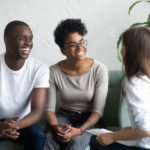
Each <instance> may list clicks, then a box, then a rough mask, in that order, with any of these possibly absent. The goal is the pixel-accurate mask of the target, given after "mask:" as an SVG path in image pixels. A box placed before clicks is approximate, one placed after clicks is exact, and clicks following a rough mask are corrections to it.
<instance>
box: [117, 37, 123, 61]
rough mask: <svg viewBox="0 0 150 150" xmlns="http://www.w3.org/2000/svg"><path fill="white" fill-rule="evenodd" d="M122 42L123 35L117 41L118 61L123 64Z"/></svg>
mask: <svg viewBox="0 0 150 150" xmlns="http://www.w3.org/2000/svg"><path fill="white" fill-rule="evenodd" d="M121 41H122V35H120V37H119V39H118V41H117V57H118V60H119V61H120V62H122V59H121V56H120V49H119V48H120V44H121Z"/></svg>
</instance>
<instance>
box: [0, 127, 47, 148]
mask: <svg viewBox="0 0 150 150" xmlns="http://www.w3.org/2000/svg"><path fill="white" fill-rule="evenodd" d="M18 132H19V133H20V135H19V138H18V139H16V140H14V142H16V143H23V144H24V150H42V149H43V142H44V137H45V136H44V132H43V130H42V128H41V126H40V125H39V124H34V125H32V126H30V127H27V128H24V129H21V130H18ZM2 140H5V139H3V138H0V141H2Z"/></svg>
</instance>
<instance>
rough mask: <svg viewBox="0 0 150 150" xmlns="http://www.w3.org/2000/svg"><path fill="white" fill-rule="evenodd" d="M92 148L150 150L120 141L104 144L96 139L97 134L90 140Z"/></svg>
mask: <svg viewBox="0 0 150 150" xmlns="http://www.w3.org/2000/svg"><path fill="white" fill-rule="evenodd" d="M90 150H148V149H145V148H140V147H129V146H125V145H122V144H119V143H113V144H110V145H107V146H102V145H100V144H99V143H98V142H97V141H96V136H92V137H91V140H90Z"/></svg>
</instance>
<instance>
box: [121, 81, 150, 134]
mask: <svg viewBox="0 0 150 150" xmlns="http://www.w3.org/2000/svg"><path fill="white" fill-rule="evenodd" d="M141 80H142V79H139V81H141ZM139 81H138V80H136V81H135V82H133V83H130V82H129V81H126V82H125V83H124V88H123V91H124V93H125V99H126V101H127V104H128V109H129V112H130V113H131V116H132V118H133V123H134V126H135V127H138V128H140V129H142V130H144V131H150V108H149V92H150V91H148V89H147V87H146V86H144V84H141V82H140V83H139ZM143 82H145V81H143Z"/></svg>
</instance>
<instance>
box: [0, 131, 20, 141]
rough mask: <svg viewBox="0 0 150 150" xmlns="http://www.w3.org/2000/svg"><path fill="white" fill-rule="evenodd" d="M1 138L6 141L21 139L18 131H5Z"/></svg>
mask: <svg viewBox="0 0 150 150" xmlns="http://www.w3.org/2000/svg"><path fill="white" fill-rule="evenodd" d="M1 137H2V138H4V139H12V140H16V139H17V138H18V137H19V133H18V132H17V130H13V129H4V130H3V131H2V133H1Z"/></svg>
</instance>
